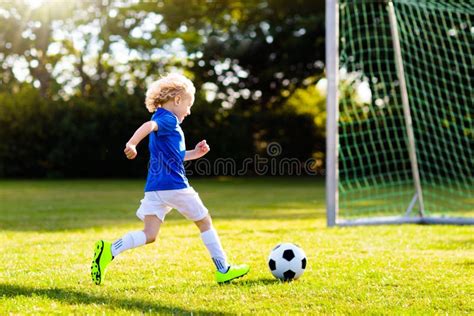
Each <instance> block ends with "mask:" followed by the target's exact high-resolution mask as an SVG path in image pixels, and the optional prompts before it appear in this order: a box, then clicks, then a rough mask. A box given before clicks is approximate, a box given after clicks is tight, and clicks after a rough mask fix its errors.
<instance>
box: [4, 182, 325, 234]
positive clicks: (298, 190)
mask: <svg viewBox="0 0 474 316" xmlns="http://www.w3.org/2000/svg"><path fill="white" fill-rule="evenodd" d="M193 183H195V187H196V190H197V191H198V192H200V194H201V198H202V199H203V202H204V204H205V205H206V207H207V208H208V209H209V211H210V213H211V215H212V217H213V218H214V219H216V220H289V219H319V218H323V217H324V216H325V213H324V183H323V182H322V180H321V179H319V178H316V179H313V178H288V179H286V178H285V179H279V178H275V179H273V178H262V179H260V178H250V179H240V178H235V179H234V178H232V179H225V180H221V179H196V181H194V182H193ZM142 186H143V183H142V182H141V181H126V180H117V181H107V180H96V181H94V180H90V181H73V180H61V181H13V180H12V181H1V180H0V200H1V202H2V203H0V230H6V231H37V232H38V231H47V232H49V231H66V230H76V229H88V228H95V227H108V226H117V225H121V224H134V223H136V224H137V226H141V223H140V221H139V220H138V219H137V217H136V216H135V212H136V209H137V208H138V207H139V204H140V203H139V201H140V199H141V198H142V197H143V193H142ZM167 219H169V220H171V221H174V220H177V221H179V220H181V219H183V217H182V215H180V214H179V213H178V212H176V211H173V212H172V213H170V214H169V216H167Z"/></svg>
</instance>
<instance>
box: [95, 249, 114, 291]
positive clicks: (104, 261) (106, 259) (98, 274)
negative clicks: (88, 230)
mask: <svg viewBox="0 0 474 316" xmlns="http://www.w3.org/2000/svg"><path fill="white" fill-rule="evenodd" d="M113 259H114V257H113V256H112V244H111V243H110V242H106V241H103V240H99V241H98V242H97V243H96V244H95V248H94V259H92V266H91V276H92V282H94V283H95V284H97V285H100V284H101V283H102V282H104V278H105V268H107V266H108V265H109V263H110V262H111V261H112V260H113Z"/></svg>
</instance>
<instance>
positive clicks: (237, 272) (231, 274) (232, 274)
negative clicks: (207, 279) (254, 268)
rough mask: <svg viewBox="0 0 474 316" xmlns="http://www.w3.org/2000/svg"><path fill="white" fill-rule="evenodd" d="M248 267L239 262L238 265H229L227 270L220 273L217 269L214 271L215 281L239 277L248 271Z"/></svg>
mask: <svg viewBox="0 0 474 316" xmlns="http://www.w3.org/2000/svg"><path fill="white" fill-rule="evenodd" d="M249 270H250V267H249V266H248V265H246V264H241V265H238V266H230V267H229V270H227V272H226V273H222V272H220V271H219V270H217V271H216V281H217V283H225V282H229V281H231V280H233V279H237V278H241V277H243V276H244V275H246V274H247V273H249Z"/></svg>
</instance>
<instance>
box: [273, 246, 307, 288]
mask: <svg viewBox="0 0 474 316" xmlns="http://www.w3.org/2000/svg"><path fill="white" fill-rule="evenodd" d="M268 267H269V268H270V271H271V272H272V274H273V276H274V277H275V278H277V279H280V280H283V281H291V280H294V279H297V278H299V277H300V276H301V275H302V274H303V272H304V270H305V269H306V255H305V253H304V251H303V249H301V248H300V247H298V246H297V245H295V244H292V243H283V244H279V245H278V246H276V247H275V248H273V250H272V251H271V252H270V256H269V257H268Z"/></svg>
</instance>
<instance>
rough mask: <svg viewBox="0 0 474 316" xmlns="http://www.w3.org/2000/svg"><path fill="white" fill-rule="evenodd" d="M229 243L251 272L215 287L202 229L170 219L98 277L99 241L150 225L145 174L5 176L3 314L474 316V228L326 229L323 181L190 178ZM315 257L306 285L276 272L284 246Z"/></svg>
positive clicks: (0, 185)
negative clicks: (276, 257) (94, 261)
mask: <svg viewBox="0 0 474 316" xmlns="http://www.w3.org/2000/svg"><path fill="white" fill-rule="evenodd" d="M191 182H192V184H193V186H194V188H195V189H196V190H197V191H198V192H199V193H200V196H201V198H202V199H203V201H204V203H205V204H206V205H207V207H208V208H209V210H210V211H211V214H212V215H213V218H214V225H215V227H216V229H217V230H218V232H219V234H220V236H221V240H222V243H223V246H224V248H225V249H226V251H227V254H228V255H229V257H230V259H231V260H232V261H233V262H236V263H248V264H250V266H251V271H250V273H249V275H248V276H246V277H245V278H242V279H238V280H236V281H234V282H232V283H230V284H226V285H217V284H216V283H215V282H214V279H213V265H212V263H211V260H210V259H209V258H208V254H207V251H206V249H205V247H204V245H203V244H202V242H201V239H200V237H199V232H198V229H197V228H196V227H195V226H194V224H193V223H191V222H188V221H186V220H184V219H183V218H181V216H180V215H179V214H178V213H177V212H175V211H174V212H173V213H171V214H170V215H169V216H168V217H167V220H166V222H165V224H164V225H163V227H162V230H161V232H160V236H159V238H158V239H157V242H156V243H154V244H151V245H147V246H145V247H141V248H138V249H134V250H131V251H128V252H125V253H123V254H122V255H120V256H119V257H117V258H116V260H114V262H113V263H112V264H111V265H110V266H109V269H108V274H107V279H106V282H105V284H104V285H102V286H96V285H94V284H92V282H91V280H90V275H89V273H90V261H91V256H92V252H93V245H94V242H95V241H96V240H98V239H101V238H104V239H108V240H111V241H113V240H114V239H115V238H118V237H120V236H122V235H123V234H125V233H126V232H128V231H130V230H138V229H141V228H142V223H141V222H140V221H139V220H138V219H137V218H136V217H135V211H136V209H137V207H138V205H139V201H140V199H141V198H142V196H143V193H142V187H143V184H144V182H143V181H129V180H126V181H118V180H114V181H103V180H99V181H0V229H1V231H0V254H1V256H0V315H5V314H9V313H11V314H28V315H29V314H110V315H112V314H113V315H115V314H124V315H129V314H149V313H150V314H155V313H157V314H158V313H159V314H191V313H193V314H208V313H209V314H294V313H301V314H309V313H311V314H361V313H370V314H400V313H402V314H473V313H474V303H473V302H474V277H473V276H474V228H472V227H461V226H458V227H456V226H414V225H405V226H379V227H355V228H332V229H328V228H326V227H325V215H324V213H325V209H324V186H323V185H324V183H323V181H322V180H314V179H308V178H305V179H291V180H290V179H271V178H259V179H219V180H217V179H215V180H201V179H200V180H194V181H191ZM284 241H289V242H294V243H297V244H299V245H300V246H301V247H302V248H303V249H304V250H305V251H306V254H307V256H308V267H307V270H306V272H305V274H304V275H303V277H302V278H301V279H300V280H297V281H295V282H290V283H281V282H279V281H277V280H275V279H273V277H272V275H271V274H270V272H269V270H268V268H267V265H266V259H267V256H268V254H269V252H270V250H271V249H272V248H273V246H275V245H276V244H278V243H280V242H284Z"/></svg>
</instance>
